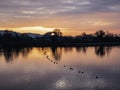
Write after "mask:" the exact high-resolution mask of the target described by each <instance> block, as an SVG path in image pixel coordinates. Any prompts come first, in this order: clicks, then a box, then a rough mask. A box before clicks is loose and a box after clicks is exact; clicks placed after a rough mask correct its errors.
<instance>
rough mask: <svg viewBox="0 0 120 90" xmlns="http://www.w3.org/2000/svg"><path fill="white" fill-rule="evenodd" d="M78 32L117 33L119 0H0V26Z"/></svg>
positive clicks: (119, 10)
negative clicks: (106, 31) (100, 31)
mask: <svg viewBox="0 0 120 90" xmlns="http://www.w3.org/2000/svg"><path fill="white" fill-rule="evenodd" d="M54 28H59V29H61V31H62V32H63V33H64V34H67V35H78V34H80V33H81V32H87V33H93V32H95V31H96V30H99V29H103V30H108V31H110V32H114V33H120V0H0V29H12V30H15V31H19V32H32V33H45V32H48V31H52V30H53V29H54Z"/></svg>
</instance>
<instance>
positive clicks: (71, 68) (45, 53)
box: [44, 51, 99, 79]
mask: <svg viewBox="0 0 120 90" xmlns="http://www.w3.org/2000/svg"><path fill="white" fill-rule="evenodd" d="M44 55H45V56H46V58H47V60H49V61H50V62H52V63H53V64H58V63H57V62H55V61H54V60H51V59H50V58H49V56H48V55H47V52H46V51H45V52H44ZM64 67H67V66H66V65H64ZM69 69H70V70H74V68H73V67H69ZM78 73H81V74H84V72H83V71H78ZM95 78H96V79H98V78H99V77H97V76H96V77H95Z"/></svg>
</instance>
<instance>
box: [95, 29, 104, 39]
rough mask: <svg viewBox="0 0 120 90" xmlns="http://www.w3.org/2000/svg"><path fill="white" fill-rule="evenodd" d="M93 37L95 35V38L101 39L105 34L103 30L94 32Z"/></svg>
mask: <svg viewBox="0 0 120 90" xmlns="http://www.w3.org/2000/svg"><path fill="white" fill-rule="evenodd" d="M95 35H96V36H97V37H100V38H102V37H104V36H105V32H104V31H103V30H99V31H96V32H95Z"/></svg>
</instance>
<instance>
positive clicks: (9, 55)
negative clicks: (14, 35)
mask: <svg viewBox="0 0 120 90" xmlns="http://www.w3.org/2000/svg"><path fill="white" fill-rule="evenodd" d="M31 50H32V48H0V55H3V56H4V58H5V60H6V62H8V63H9V62H11V61H13V60H15V59H17V58H18V57H19V55H22V56H23V57H27V55H28V54H29V52H30V51H31Z"/></svg>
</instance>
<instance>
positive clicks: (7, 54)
mask: <svg viewBox="0 0 120 90" xmlns="http://www.w3.org/2000/svg"><path fill="white" fill-rule="evenodd" d="M94 48H95V54H96V55H97V56H98V57H104V56H105V55H109V54H110V52H111V50H112V47H108V46H96V47H94ZM36 49H37V50H38V52H39V54H41V53H43V52H45V51H47V52H49V53H50V55H51V57H53V58H54V60H56V61H60V59H61V57H62V52H64V53H67V52H72V50H73V47H65V48H63V47H39V48H36ZM75 49H76V52H77V53H80V52H82V53H86V52H87V49H88V47H75ZM32 50H33V48H0V55H3V56H4V58H5V60H6V62H11V61H13V60H15V59H17V58H18V57H19V56H20V55H22V57H24V58H25V57H27V56H28V54H29V53H30V52H31V51H32Z"/></svg>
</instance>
